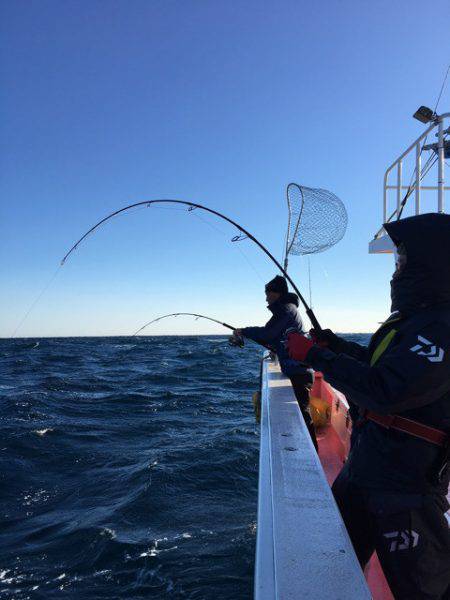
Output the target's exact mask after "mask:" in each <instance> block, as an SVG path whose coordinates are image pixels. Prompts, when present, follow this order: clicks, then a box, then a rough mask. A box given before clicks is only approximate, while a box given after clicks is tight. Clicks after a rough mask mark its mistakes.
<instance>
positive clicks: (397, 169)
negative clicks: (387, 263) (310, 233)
mask: <svg viewBox="0 0 450 600" xmlns="http://www.w3.org/2000/svg"><path fill="white" fill-rule="evenodd" d="M449 117H450V113H443V114H442V115H435V117H434V118H433V119H432V122H431V124H430V125H429V127H427V129H426V130H425V131H424V132H423V133H422V135H420V136H419V137H418V138H417V139H416V140H415V141H414V142H413V143H412V144H411V145H410V146H408V148H407V149H406V150H405V151H404V152H403V153H402V154H401V155H400V156H399V157H398V158H397V159H396V160H395V161H394V162H393V163H392V164H391V165H390V166H389V167H388V168H387V169H386V172H385V174H384V180H383V223H386V222H388V221H391V220H392V219H398V218H400V216H401V215H402V212H403V208H404V204H405V192H406V194H408V196H409V195H411V194H412V193H413V192H414V201H415V202H414V214H416V215H418V214H420V213H421V195H422V191H423V190H426V191H436V192H437V203H436V212H445V191H446V190H450V186H445V153H446V151H448V147H449V144H450V142H449V141H448V140H445V135H448V134H450V127H447V128H445V121H446V119H449ZM434 130H437V132H436V134H435V135H436V137H437V142H436V143H432V144H427V145H425V142H426V138H427V137H428V136H429V135H430V134H431V133H432V132H433V131H434ZM424 150H425V151H427V150H432V151H434V152H435V153H436V155H437V178H436V184H435V185H422V184H421V182H422V179H423V177H424V175H425V174H426V173H425V172H424V170H423V168H422V153H423V151H424ZM413 153H414V155H415V169H414V182H412V181H411V184H410V185H405V184H404V181H403V166H404V162H405V159H407V158H409V157H410V156H411V155H412V154H413ZM394 174H395V182H394V181H392V175H394ZM391 192H394V193H395V200H396V201H395V205H394V206H395V208H394V210H392V203H390V202H389V198H390V195H391V194H390V193H391ZM390 207H391V208H390ZM427 212H429V211H427ZM386 237H387V236H386V232H385V230H384V228H383V227H381V228H380V229H379V230H378V231H377V233H376V234H375V236H374V239H373V240H372V242H370V244H369V252H375V253H376V252H389V251H391V250H392V244H391V243H390V241H389V240H386V239H384V238H386ZM380 242H381V243H380Z"/></svg>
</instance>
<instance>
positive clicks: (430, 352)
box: [410, 335, 444, 362]
mask: <svg viewBox="0 0 450 600" xmlns="http://www.w3.org/2000/svg"><path fill="white" fill-rule="evenodd" d="M417 338H418V340H419V342H420V344H417V345H416V346H413V347H412V348H410V350H411V352H415V353H416V354H418V355H419V356H425V358H427V360H429V361H430V362H442V361H443V360H444V350H443V348H439V346H436V345H435V344H433V342H430V340H427V338H424V337H422V336H421V335H418V336H417Z"/></svg>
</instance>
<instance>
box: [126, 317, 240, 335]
mask: <svg viewBox="0 0 450 600" xmlns="http://www.w3.org/2000/svg"><path fill="white" fill-rule="evenodd" d="M180 315H188V316H190V317H196V320H197V319H207V320H208V321H213V322H214V323H218V324H219V325H223V327H226V328H227V329H231V330H232V331H234V330H235V329H237V327H233V325H229V324H228V323H223V322H222V321H219V320H218V319H213V318H212V317H207V316H206V315H199V314H197V313H189V312H178V313H170V314H168V315H163V316H162V317H158V318H157V319H153V320H152V321H149V322H148V323H146V324H145V325H143V326H142V327H141V328H140V329H138V330H137V331H136V333H133V335H132V337H135V336H137V334H138V333H139V332H141V331H142V330H143V329H145V328H146V327H148V326H149V325H151V324H152V323H156V322H157V321H161V319H167V317H179V316H180Z"/></svg>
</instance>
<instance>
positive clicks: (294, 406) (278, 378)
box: [254, 359, 371, 600]
mask: <svg viewBox="0 0 450 600" xmlns="http://www.w3.org/2000/svg"><path fill="white" fill-rule="evenodd" d="M254 598H255V600H300V599H301V598H309V599H310V600H319V599H320V600H322V599H323V598H327V600H338V599H343V598H345V600H369V599H370V598H371V594H370V591H369V588H368V587H367V584H366V581H365V579H364V575H363V572H362V571H361V568H360V566H359V563H358V560H357V558H356V555H355V552H354V550H353V547H352V545H351V543H350V539H349V537H348V534H347V531H346V529H345V526H344V523H343V521H342V518H341V515H340V513H339V510H338V508H337V506H336V503H335V501H334V498H333V495H332V493H331V490H330V486H329V485H328V483H327V480H326V477H325V474H324V471H323V468H322V465H321V463H320V461H319V458H318V456H317V453H316V452H315V450H314V446H313V444H312V442H311V437H310V435H309V433H308V430H307V429H306V426H305V422H304V420H303V418H302V417H301V414H300V410H299V407H298V403H297V401H296V399H295V396H294V393H293V390H292V387H291V384H290V381H289V380H288V379H287V378H286V377H285V376H284V375H283V374H282V373H281V372H280V368H279V366H278V363H277V362H276V361H272V360H268V359H265V360H264V362H263V369H262V382H261V442H260V461H259V490H258V528H257V540H256V563H255V586H254Z"/></svg>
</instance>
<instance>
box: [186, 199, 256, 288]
mask: <svg viewBox="0 0 450 600" xmlns="http://www.w3.org/2000/svg"><path fill="white" fill-rule="evenodd" d="M178 210H182V209H178ZM193 215H194V217H196V218H197V219H199V221H202V223H205V224H206V225H208V226H209V227H211V229H214V230H215V231H217V232H218V233H221V234H222V235H223V236H224V237H228V234H227V233H225V232H224V231H222V230H221V229H220V228H219V227H217V226H216V225H214V224H213V223H211V222H210V221H208V220H207V219H205V218H204V217H202V216H200V215H199V214H196V212H195V211H193ZM233 240H234V238H233ZM233 240H232V241H233ZM234 247H235V248H236V249H237V251H238V252H240V254H241V256H242V257H243V258H244V259H245V260H246V262H247V264H248V265H249V267H250V268H251V269H252V270H253V272H254V273H255V274H256V276H257V277H258V279H259V280H260V281H261V282H262V283H264V279H263V278H262V277H261V275H260V273H259V272H258V271H257V270H256V267H255V266H254V265H253V264H252V263H251V261H250V259H249V258H248V256H247V255H246V254H245V253H244V251H243V250H242V248H240V246H239V244H235V245H234Z"/></svg>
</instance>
